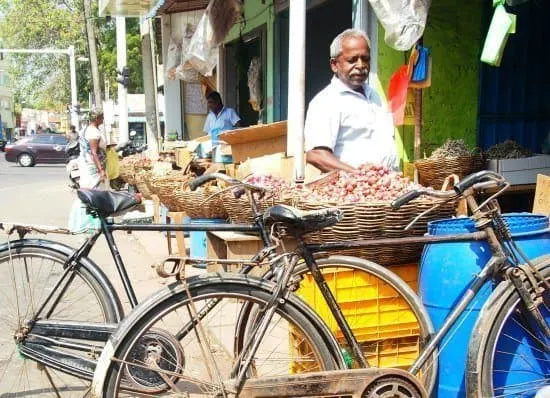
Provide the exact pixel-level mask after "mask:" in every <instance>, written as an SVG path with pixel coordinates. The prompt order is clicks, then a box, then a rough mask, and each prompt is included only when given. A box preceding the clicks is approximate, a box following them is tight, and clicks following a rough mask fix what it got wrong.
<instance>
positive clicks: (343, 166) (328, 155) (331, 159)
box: [306, 149, 355, 173]
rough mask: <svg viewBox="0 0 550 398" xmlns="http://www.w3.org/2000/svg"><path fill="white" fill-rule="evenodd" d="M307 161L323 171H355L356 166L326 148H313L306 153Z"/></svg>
mask: <svg viewBox="0 0 550 398" xmlns="http://www.w3.org/2000/svg"><path fill="white" fill-rule="evenodd" d="M306 161H307V162H308V163H310V164H312V165H313V166H315V167H317V168H318V169H319V170H321V171H322V172H323V173H326V172H328V171H333V170H344V171H354V170H355V168H353V167H351V166H350V165H349V164H347V163H344V162H342V161H340V159H338V158H337V157H336V156H334V154H333V153H332V152H330V151H329V150H325V149H312V150H310V151H308V152H307V154H306Z"/></svg>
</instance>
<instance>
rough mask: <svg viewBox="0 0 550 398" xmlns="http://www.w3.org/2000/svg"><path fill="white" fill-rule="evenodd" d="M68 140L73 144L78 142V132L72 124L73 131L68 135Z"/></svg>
mask: <svg viewBox="0 0 550 398" xmlns="http://www.w3.org/2000/svg"><path fill="white" fill-rule="evenodd" d="M67 138H68V139H69V141H71V142H74V141H77V140H78V131H76V127H75V126H74V125H73V124H71V130H70V131H69V133H68V134H67Z"/></svg>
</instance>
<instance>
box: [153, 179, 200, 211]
mask: <svg viewBox="0 0 550 398" xmlns="http://www.w3.org/2000/svg"><path fill="white" fill-rule="evenodd" d="M192 178H194V176H191V175H189V174H183V173H182V172H177V171H173V172H170V173H168V174H166V175H162V176H151V178H150V179H149V184H148V187H149V188H150V192H151V193H152V194H154V195H157V196H158V197H159V200H160V202H161V203H162V204H163V205H164V206H166V207H167V208H168V210H169V211H185V209H184V208H183V206H182V204H181V202H180V201H179V200H178V198H177V196H176V195H175V192H176V189H178V188H181V187H183V186H187V185H188V184H189V181H190V180H191V179H192Z"/></svg>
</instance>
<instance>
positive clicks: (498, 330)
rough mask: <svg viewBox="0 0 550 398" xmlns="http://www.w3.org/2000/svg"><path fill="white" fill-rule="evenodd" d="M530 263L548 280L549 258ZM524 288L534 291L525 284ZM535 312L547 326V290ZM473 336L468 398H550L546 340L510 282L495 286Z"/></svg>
mask: <svg viewBox="0 0 550 398" xmlns="http://www.w3.org/2000/svg"><path fill="white" fill-rule="evenodd" d="M533 264H534V265H535V266H536V267H537V268H538V270H539V271H540V273H541V274H542V276H543V278H544V279H545V280H546V281H547V282H550V256H549V255H547V256H543V257H539V258H537V259H536V260H533ZM525 287H526V288H527V289H528V290H529V293H530V294H531V293H533V291H532V290H533V289H532V288H531V287H530V286H528V284H527V283H526V284H525ZM539 310H540V313H541V315H542V317H543V318H544V320H545V322H546V324H547V325H550V291H548V290H546V289H545V290H544V292H543V294H542V303H541V305H540V306H539ZM472 336H475V337H474V339H473V340H472V342H471V344H470V348H469V352H468V365H469V369H468V375H467V377H468V379H467V389H468V394H469V396H471V397H480V398H481V397H484V398H485V397H519V396H521V397H535V396H536V397H537V398H538V397H548V396H550V337H549V336H545V334H544V332H543V331H542V330H541V328H540V327H539V325H538V324H537V323H536V322H534V320H533V319H532V317H531V316H530V315H529V313H528V311H527V309H526V308H525V306H524V305H523V302H522V300H521V299H520V297H519V295H518V292H517V290H516V289H515V287H514V285H513V284H512V282H510V281H506V282H502V283H500V284H499V285H498V287H497V289H496V290H495V291H494V292H493V294H492V295H491V297H490V298H489V300H488V301H487V303H486V304H485V305H484V307H483V309H482V312H481V314H480V317H479V319H478V321H477V323H476V325H475V327H474V330H473V332H472ZM537 394H539V395H537Z"/></svg>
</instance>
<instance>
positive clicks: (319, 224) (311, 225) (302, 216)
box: [264, 205, 343, 236]
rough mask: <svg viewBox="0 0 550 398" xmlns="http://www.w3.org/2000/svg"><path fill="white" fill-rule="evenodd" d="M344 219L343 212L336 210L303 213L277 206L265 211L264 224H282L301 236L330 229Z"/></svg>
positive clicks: (291, 208)
mask: <svg viewBox="0 0 550 398" xmlns="http://www.w3.org/2000/svg"><path fill="white" fill-rule="evenodd" d="M342 217H343V212H342V210H340V209H336V208H330V209H321V210H310V211H303V210H299V209H297V208H295V207H292V206H287V205H275V206H273V207H270V208H269V209H267V210H266V211H265V213H264V223H265V224H266V225H270V224H273V223H282V224H284V225H285V226H286V227H287V228H289V229H290V230H291V232H292V233H294V234H296V235H298V236H299V235H303V234H306V233H308V232H313V231H317V230H320V229H323V228H326V227H330V226H331V225H334V224H336V223H337V222H338V221H340V220H341V219H342Z"/></svg>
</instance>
